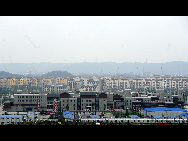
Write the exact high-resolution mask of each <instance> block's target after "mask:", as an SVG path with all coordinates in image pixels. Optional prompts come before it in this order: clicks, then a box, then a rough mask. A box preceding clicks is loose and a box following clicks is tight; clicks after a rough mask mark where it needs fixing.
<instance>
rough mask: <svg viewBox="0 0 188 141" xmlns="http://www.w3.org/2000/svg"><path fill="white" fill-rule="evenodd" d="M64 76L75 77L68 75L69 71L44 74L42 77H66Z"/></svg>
mask: <svg viewBox="0 0 188 141" xmlns="http://www.w3.org/2000/svg"><path fill="white" fill-rule="evenodd" d="M64 76H73V75H72V74H71V73H68V72H67V71H52V72H48V73H46V74H43V75H41V76H40V77H64Z"/></svg>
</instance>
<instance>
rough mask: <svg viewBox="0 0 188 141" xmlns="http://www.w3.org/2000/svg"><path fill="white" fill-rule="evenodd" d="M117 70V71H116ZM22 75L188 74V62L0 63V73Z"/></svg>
mask: <svg viewBox="0 0 188 141" xmlns="http://www.w3.org/2000/svg"><path fill="white" fill-rule="evenodd" d="M118 68H119V69H118ZM4 70H6V71H9V72H14V73H22V74H26V75H30V71H31V76H40V75H42V74H43V73H47V72H51V71H54V70H55V71H61V70H65V71H67V72H69V73H72V74H74V75H77V74H109V73H111V74H117V73H118V74H124V73H130V72H132V73H143V72H144V73H145V72H150V73H153V74H162V73H163V74H172V75H183V74H188V72H187V70H188V62H183V61H174V62H166V63H146V62H145V63H140V62H134V63H131V62H123V63H116V62H101V63H98V62H93V63H90V62H82V63H47V62H41V63H0V71H4Z"/></svg>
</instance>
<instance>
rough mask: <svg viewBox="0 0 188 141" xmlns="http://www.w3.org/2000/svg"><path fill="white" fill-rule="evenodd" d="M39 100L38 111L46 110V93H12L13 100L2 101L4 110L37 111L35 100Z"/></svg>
mask: <svg viewBox="0 0 188 141" xmlns="http://www.w3.org/2000/svg"><path fill="white" fill-rule="evenodd" d="M38 99H39V100H40V111H42V110H44V111H47V94H14V102H10V103H4V106H3V109H4V110H5V111H11V112H19V111H37V100H38Z"/></svg>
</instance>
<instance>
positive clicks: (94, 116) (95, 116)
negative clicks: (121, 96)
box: [91, 115, 100, 118]
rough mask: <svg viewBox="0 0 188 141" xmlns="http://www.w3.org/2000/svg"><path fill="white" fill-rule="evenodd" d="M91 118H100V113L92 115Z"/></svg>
mask: <svg viewBox="0 0 188 141" xmlns="http://www.w3.org/2000/svg"><path fill="white" fill-rule="evenodd" d="M91 118H100V117H99V115H91Z"/></svg>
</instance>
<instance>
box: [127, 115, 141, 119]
mask: <svg viewBox="0 0 188 141" xmlns="http://www.w3.org/2000/svg"><path fill="white" fill-rule="evenodd" d="M129 117H131V118H140V117H139V116H137V115H129Z"/></svg>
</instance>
